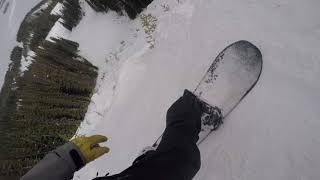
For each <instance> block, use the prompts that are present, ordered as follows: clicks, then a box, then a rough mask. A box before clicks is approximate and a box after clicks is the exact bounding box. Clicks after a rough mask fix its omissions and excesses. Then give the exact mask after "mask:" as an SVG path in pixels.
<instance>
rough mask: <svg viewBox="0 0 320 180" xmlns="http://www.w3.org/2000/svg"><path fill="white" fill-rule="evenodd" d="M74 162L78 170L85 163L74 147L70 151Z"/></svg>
mask: <svg viewBox="0 0 320 180" xmlns="http://www.w3.org/2000/svg"><path fill="white" fill-rule="evenodd" d="M69 154H70V156H71V158H72V160H73V162H74V164H75V165H76V170H77V171H78V170H79V169H81V168H82V167H83V166H84V165H85V163H84V162H83V161H82V159H81V156H80V154H79V153H78V152H77V151H76V150H75V149H72V150H71V151H70V152H69Z"/></svg>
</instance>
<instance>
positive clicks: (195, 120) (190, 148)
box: [156, 90, 202, 177]
mask: <svg viewBox="0 0 320 180" xmlns="http://www.w3.org/2000/svg"><path fill="white" fill-rule="evenodd" d="M201 115H202V109H201V103H200V101H199V99H198V98H197V97H196V96H194V95H193V94H192V93H191V92H189V91H188V90H185V92H184V94H183V96H182V97H181V98H179V99H178V100H177V101H176V102H175V103H174V104H173V105H172V106H171V107H170V108H169V109H168V112H167V118H166V129H165V131H164V133H163V136H162V139H161V142H160V144H159V146H158V148H157V150H156V151H157V152H166V151H170V150H171V149H175V150H174V151H175V153H176V154H177V158H180V159H181V158H183V161H184V162H188V163H185V167H182V168H180V169H185V171H186V172H189V173H188V174H190V175H189V176H192V177H193V176H194V175H195V174H196V173H197V172H198V170H199V169H200V164H201V162H200V151H199V149H198V147H197V145H196V143H197V141H198V139H199V137H198V134H199V132H200V130H201Z"/></svg>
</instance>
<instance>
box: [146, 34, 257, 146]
mask: <svg viewBox="0 0 320 180" xmlns="http://www.w3.org/2000/svg"><path fill="white" fill-rule="evenodd" d="M262 64H263V63H262V54H261V52H260V50H259V49H258V48H257V47H256V46H255V45H253V44H252V43H250V42H248V41H244V40H242V41H238V42H235V43H233V44H231V45H229V46H228V47H226V48H225V49H224V50H222V51H221V52H220V53H219V55H218V56H217V57H216V58H215V59H214V60H213V62H212V64H211V66H210V67H209V69H208V71H207V72H206V73H205V75H204V76H203V78H202V79H201V81H200V82H199V84H198V85H197V87H196V88H195V90H194V91H193V94H194V95H196V96H197V97H198V99H200V100H201V103H202V106H203V107H204V108H203V113H202V116H201V131H200V133H199V140H198V142H197V144H198V145H199V144H200V143H201V142H203V141H204V140H205V139H206V138H207V137H208V136H209V135H210V134H211V133H212V132H213V131H215V130H217V129H218V128H219V127H220V125H221V124H222V123H223V120H224V118H225V117H226V116H227V115H228V114H229V113H230V112H231V111H232V110H233V109H234V108H235V107H236V106H237V105H238V104H239V103H240V102H241V100H242V99H243V98H244V97H245V96H246V95H247V94H248V93H249V92H250V91H251V90H252V88H253V87H254V86H255V85H256V83H257V81H258V80H259V77H260V75H261V72H262ZM161 137H162V136H160V137H159V138H158V139H157V140H156V142H155V143H154V144H153V146H152V148H157V146H158V145H159V143H160V141H161Z"/></svg>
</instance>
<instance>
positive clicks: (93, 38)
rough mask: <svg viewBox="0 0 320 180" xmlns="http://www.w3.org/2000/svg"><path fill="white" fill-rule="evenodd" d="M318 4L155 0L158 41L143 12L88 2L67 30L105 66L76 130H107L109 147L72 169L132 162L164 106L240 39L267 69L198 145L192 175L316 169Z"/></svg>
mask: <svg viewBox="0 0 320 180" xmlns="http://www.w3.org/2000/svg"><path fill="white" fill-rule="evenodd" d="M162 5H163V6H162ZM319 5H320V4H319V2H318V1H314V0H306V1H303V2H302V1H298V0H292V1H290V3H288V2H285V1H252V0H241V1H233V0H225V1H204V0H200V1H192V0H180V1H161V2H159V1H154V2H153V3H152V4H151V5H149V7H148V10H147V11H145V12H144V13H146V14H148V13H151V15H152V16H154V17H156V18H157V27H156V30H155V32H154V33H153V34H152V36H153V37H154V39H155V47H154V48H153V49H150V48H149V44H148V43H147V42H146V34H145V33H144V29H143V27H142V25H141V22H140V19H139V18H137V19H136V20H135V21H133V22H130V21H128V20H127V19H126V18H120V17H117V16H116V15H115V14H112V13H108V14H106V15H102V14H96V13H94V12H92V11H90V9H89V8H86V9H85V12H86V16H85V17H84V19H83V20H82V22H81V24H80V25H79V26H78V27H77V28H76V29H75V31H74V32H73V33H72V34H71V36H70V37H72V38H71V39H72V40H76V41H78V42H80V49H81V53H82V54H83V55H84V56H85V57H87V58H88V59H89V60H91V61H92V62H93V63H94V64H95V65H98V66H99V67H100V72H99V80H98V83H97V87H96V93H95V94H94V95H93V98H92V103H91V104H90V106H89V109H88V113H87V115H86V118H85V121H84V122H83V123H82V125H81V127H80V129H79V130H78V134H96V133H99V134H103V135H106V136H108V137H109V138H110V139H109V142H107V143H105V144H104V145H108V146H109V147H110V148H111V152H110V153H109V154H107V155H105V156H103V157H101V158H99V159H98V160H96V161H94V162H92V163H90V164H88V165H87V166H86V167H84V168H83V169H82V170H80V171H79V172H78V173H77V174H76V175H75V177H74V179H92V178H93V177H95V176H96V174H97V172H98V173H99V175H104V174H106V173H107V172H110V173H111V174H112V173H118V172H120V171H122V170H123V169H125V168H127V167H128V166H129V165H130V164H131V163H132V161H133V160H134V159H135V158H136V156H137V155H138V153H139V151H140V150H141V149H142V148H143V147H144V146H147V145H150V144H152V143H153V142H154V141H155V140H156V138H157V137H158V136H159V135H160V134H161V132H162V131H163V129H164V127H165V114H166V110H167V109H168V107H169V106H170V105H171V104H172V103H173V102H174V101H175V100H176V99H177V98H178V97H179V96H181V95H182V93H183V90H184V89H185V88H186V89H190V90H192V89H194V88H195V86H196V85H197V84H198V82H199V80H200V79H201V77H202V76H203V74H204V73H205V71H206V70H207V68H208V66H209V65H210V64H211V62H212V61H213V59H214V58H215V57H216V55H217V54H218V53H219V52H220V51H221V50H222V49H223V48H225V47H226V46H227V45H229V44H230V43H232V42H235V41H238V40H241V39H245V40H249V41H251V42H253V43H254V44H255V45H257V46H258V47H259V48H260V49H261V51H262V53H263V57H264V69H263V73H262V76H261V78H260V81H259V82H258V84H257V86H256V87H255V88H254V89H253V91H252V92H251V93H250V94H249V95H248V96H247V97H246V98H245V99H244V101H243V102H241V104H240V105H239V106H238V107H237V108H236V109H235V110H234V111H233V112H232V113H231V114H230V115H229V116H228V117H227V118H226V119H225V124H224V125H223V126H222V127H221V129H219V130H218V131H217V132H216V133H213V134H212V135H211V136H210V137H208V139H207V140H206V141H205V142H204V143H203V144H201V145H200V150H201V156H202V166H201V170H200V171H199V173H198V174H197V176H196V177H195V179H197V180H211V179H221V180H229V179H237V180H240V179H245V180H255V179H261V180H269V179H278V180H283V179H294V180H300V179H308V180H318V179H320V173H319V171H318V169H319V167H320V156H319V149H320V133H319V129H320V121H319V117H320V111H319V110H318V107H319V105H320V103H319V102H320V96H319V93H318V92H319V91H320V83H319V81H318V77H319V76H320V61H319V59H320V55H319V52H318V47H320V43H319V42H320V41H319V40H320V26H319V23H317V22H318V19H319V18H320V14H319V13H318V8H317V7H318V6H319ZM168 6H169V7H170V8H169V10H168V8H164V7H168ZM123 42H124V43H123Z"/></svg>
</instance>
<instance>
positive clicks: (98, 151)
mask: <svg viewBox="0 0 320 180" xmlns="http://www.w3.org/2000/svg"><path fill="white" fill-rule="evenodd" d="M107 140H108V138H107V137H105V136H102V135H93V136H90V137H85V136H81V137H78V138H75V139H73V140H71V142H72V143H73V144H75V145H76V146H78V147H79V149H80V151H81V153H82V156H83V157H84V159H85V160H86V163H89V162H91V161H93V160H95V159H97V158H98V157H100V156H102V155H104V154H105V153H108V152H109V151H110V149H109V148H108V147H101V146H100V145H99V143H102V142H105V141H107Z"/></svg>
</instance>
